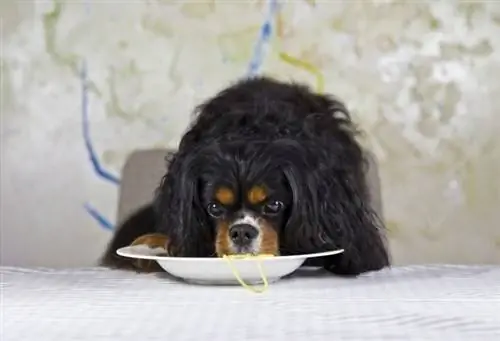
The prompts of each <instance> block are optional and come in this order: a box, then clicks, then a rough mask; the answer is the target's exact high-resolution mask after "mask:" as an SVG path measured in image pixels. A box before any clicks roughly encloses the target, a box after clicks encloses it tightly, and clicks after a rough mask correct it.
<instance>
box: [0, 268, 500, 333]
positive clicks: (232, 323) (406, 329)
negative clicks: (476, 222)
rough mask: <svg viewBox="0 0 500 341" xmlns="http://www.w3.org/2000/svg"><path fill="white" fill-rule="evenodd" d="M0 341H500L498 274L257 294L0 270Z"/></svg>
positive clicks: (307, 286)
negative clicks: (0, 297) (0, 275)
mask: <svg viewBox="0 0 500 341" xmlns="http://www.w3.org/2000/svg"><path fill="white" fill-rule="evenodd" d="M0 270H1V274H2V278H1V286H2V305H1V308H2V311H1V313H2V314H1V322H2V325H1V337H0V339H1V340H2V341H14V340H16V341H17V340H30V341H43V340H57V341H70V340H92V341H97V340H133V341H146V340H148V341H149V340H164V341H175V340H186V341H187V340H196V341H205V340H206V341H225V340H228V341H229V340H230V341H236V340H238V341H239V340H265V341H271V340H276V341H279V340H290V341H293V340H298V341H301V340H306V341H313V340H321V341H325V340H419V341H424V340H446V341H458V340H467V341H477V340H497V341H498V340H500V267H491V266H414V267H402V268H393V269H391V270H386V271H381V272H378V273H373V274H368V275H365V276H362V277H359V278H356V279H344V278H337V277H332V276H331V275H325V274H318V273H313V272H310V271H309V272H306V271H304V272H300V273H298V274H297V275H296V276H293V277H292V278H289V279H283V280H282V281H279V282H277V283H274V284H272V285H271V286H270V288H269V289H268V291H267V292H265V293H263V294H254V293H251V292H248V291H246V290H245V289H243V288H242V287H206V286H196V285H188V284H185V283H183V282H180V281H176V280H174V279H171V278H168V277H166V276H159V275H154V274H153V275H144V274H142V275H139V274H134V273H130V272H123V271H111V270H106V269H100V268H91V269H72V270H49V269H19V268H9V267H3V268H0Z"/></svg>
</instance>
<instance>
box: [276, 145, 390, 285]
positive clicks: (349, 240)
mask: <svg viewBox="0 0 500 341" xmlns="http://www.w3.org/2000/svg"><path fill="white" fill-rule="evenodd" d="M311 148H313V147H312V146H311V147H310V148H309V147H308V145H307V143H302V144H300V143H296V142H293V141H292V142H289V143H288V145H287V146H286V147H283V146H282V147H280V149H281V150H282V155H286V156H287V157H286V159H284V158H283V159H282V162H283V163H282V171H283V173H284V175H285V177H286V179H287V182H288V184H289V186H290V189H291V192H292V196H293V204H292V207H291V209H290V216H289V219H288V222H287V225H286V226H285V231H284V233H283V235H282V237H281V238H282V247H283V251H284V253H295V254H297V253H314V252H321V251H331V250H336V249H339V248H342V249H344V252H343V253H342V254H339V255H335V256H331V257H325V259H324V267H325V268H326V269H327V270H329V271H331V272H333V273H337V274H342V275H358V274H360V273H363V272H367V271H372V270H379V269H381V268H383V267H385V266H388V265H389V258H388V253H387V251H386V246H385V241H384V235H383V228H384V227H383V224H382V222H381V220H380V219H379V218H378V216H377V214H376V213H375V212H374V210H373V209H372V207H371V205H370V199H369V195H368V191H367V190H366V189H365V182H364V181H365V179H364V177H363V172H362V171H361V168H362V167H363V165H362V164H361V163H360V164H359V165H357V166H356V167H358V166H359V167H360V169H357V168H356V169H354V168H352V164H351V165H350V163H349V162H344V163H343V165H342V162H341V161H342V158H343V157H345V156H343V157H342V156H341V157H339V155H331V156H329V157H328V156H327V155H326V154H325V155H323V153H325V151H324V150H323V151H321V150H320V148H321V147H319V146H315V147H314V148H318V149H316V150H313V149H311ZM324 148H326V150H328V148H327V147H326V146H324Z"/></svg>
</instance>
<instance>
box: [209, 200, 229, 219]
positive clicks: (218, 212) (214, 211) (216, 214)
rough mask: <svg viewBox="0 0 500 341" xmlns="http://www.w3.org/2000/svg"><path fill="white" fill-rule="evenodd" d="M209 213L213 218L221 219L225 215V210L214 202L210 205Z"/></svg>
mask: <svg viewBox="0 0 500 341" xmlns="http://www.w3.org/2000/svg"><path fill="white" fill-rule="evenodd" d="M207 212H208V214H210V216H212V217H213V218H220V217H221V216H222V215H223V214H224V212H225V210H224V208H223V207H222V206H220V205H219V204H217V203H215V202H213V203H211V204H209V205H208V207H207Z"/></svg>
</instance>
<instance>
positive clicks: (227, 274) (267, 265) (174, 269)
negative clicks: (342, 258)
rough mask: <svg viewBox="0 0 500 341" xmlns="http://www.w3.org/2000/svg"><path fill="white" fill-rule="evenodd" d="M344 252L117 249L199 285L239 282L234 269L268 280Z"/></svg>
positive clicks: (252, 279) (248, 279)
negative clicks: (201, 254) (206, 254)
mask: <svg viewBox="0 0 500 341" xmlns="http://www.w3.org/2000/svg"><path fill="white" fill-rule="evenodd" d="M342 252H344V250H341V249H340V250H334V251H328V252H320V253H311V254H303V255H293V256H277V257H258V258H244V259H238V258H231V259H230V260H228V259H225V258H194V257H166V256H162V255H161V254H162V253H163V254H164V253H165V250H164V249H162V248H155V249H152V248H149V247H147V246H145V245H134V246H128V247H124V248H121V249H118V250H117V251H116V253H118V254H119V255H120V256H123V257H129V258H136V259H149V260H155V261H156V262H158V264H160V266H161V267H162V268H163V269H164V270H165V271H166V272H168V273H169V274H171V275H173V276H175V277H178V278H181V279H183V280H185V281H186V282H191V283H197V284H223V285H228V284H239V282H238V279H237V277H236V275H235V273H234V272H233V269H234V270H235V272H237V274H238V275H239V276H240V278H241V279H242V280H243V281H244V282H245V283H247V284H250V285H255V284H261V283H262V282H263V280H262V276H261V269H262V273H263V274H264V276H265V278H266V279H267V282H268V283H272V282H275V281H277V280H279V279H280V278H281V277H283V276H286V275H288V274H291V273H292V272H294V271H295V270H297V269H298V268H299V267H300V266H301V265H302V264H303V263H304V262H305V261H306V259H308V258H316V257H324V256H332V255H336V254H339V253H342Z"/></svg>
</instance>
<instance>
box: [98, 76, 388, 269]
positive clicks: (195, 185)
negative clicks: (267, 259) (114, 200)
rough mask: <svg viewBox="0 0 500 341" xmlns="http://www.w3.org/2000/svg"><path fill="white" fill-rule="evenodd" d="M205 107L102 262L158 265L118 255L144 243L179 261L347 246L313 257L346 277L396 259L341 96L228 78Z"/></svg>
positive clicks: (296, 86) (286, 84) (285, 84)
mask: <svg viewBox="0 0 500 341" xmlns="http://www.w3.org/2000/svg"><path fill="white" fill-rule="evenodd" d="M195 114H196V116H195V119H194V121H193V123H192V124H191V126H190V127H189V128H188V130H187V131H186V132H185V134H184V135H183V137H182V139H181V141H180V143H179V147H178V150H177V151H176V153H174V155H173V156H172V157H171V158H170V159H168V160H167V172H166V174H165V176H164V177H163V179H161V181H160V184H159V187H158V189H157V191H156V194H155V196H154V199H153V200H152V202H151V204H149V205H147V206H145V207H143V208H141V209H140V210H138V211H137V212H135V213H133V214H132V215H131V216H130V217H129V218H128V219H126V220H125V221H124V223H123V224H122V225H121V226H120V227H119V228H118V229H117V231H116V232H115V234H114V235H113V237H112V239H111V242H110V243H109V245H108V248H107V250H106V252H105V254H104V256H103V258H102V261H101V264H102V265H104V266H108V267H114V268H123V269H135V270H137V271H157V270H158V268H157V267H156V268H154V269H153V268H152V264H151V263H150V262H149V263H148V264H145V263H140V262H139V263H137V262H134V261H132V260H128V259H125V258H122V257H120V256H118V255H116V254H115V252H116V250H117V249H118V248H120V247H124V246H128V245H134V244H146V245H148V246H151V247H154V246H162V247H164V248H165V249H166V252H167V253H168V254H169V255H171V256H179V257H221V256H223V255H235V254H270V255H275V256H278V255H295V254H304V253H315V252H323V251H330V250H336V249H340V248H341V249H344V252H343V253H341V254H338V255H334V256H328V257H323V258H320V259H319V260H318V262H319V263H317V264H315V265H317V266H318V265H319V266H321V267H324V268H325V269H326V270H328V271H330V272H331V273H333V274H338V275H346V276H357V275H359V274H362V273H365V272H369V271H376V270H380V269H382V268H384V267H387V266H390V259H389V258H390V257H389V252H388V250H387V245H386V242H385V238H384V236H385V233H384V229H385V228H384V224H383V222H382V221H381V219H380V217H378V216H377V214H376V213H375V211H374V209H373V207H372V206H371V203H370V195H369V190H368V187H367V183H366V174H365V173H366V167H365V166H366V155H365V151H364V150H363V148H362V147H361V145H360V144H359V142H358V141H357V137H358V135H359V133H360V131H359V130H358V129H357V127H356V126H355V124H354V123H353V121H352V119H351V115H350V113H349V111H348V110H347V109H346V107H345V105H344V104H343V103H342V102H341V101H340V100H338V99H336V98H335V97H333V96H329V95H323V94H317V93H315V92H313V91H312V90H310V89H309V88H308V87H307V86H305V85H301V84H298V83H293V82H281V81H278V80H275V79H272V78H268V77H255V78H250V79H244V80H238V81H236V82H234V83H232V84H230V86H228V87H227V88H225V89H224V90H222V91H220V92H219V93H217V94H216V95H215V96H214V97H212V98H210V99H209V100H207V101H206V102H204V103H202V104H201V105H199V106H198V107H196V109H195ZM306 264H307V263H306Z"/></svg>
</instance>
